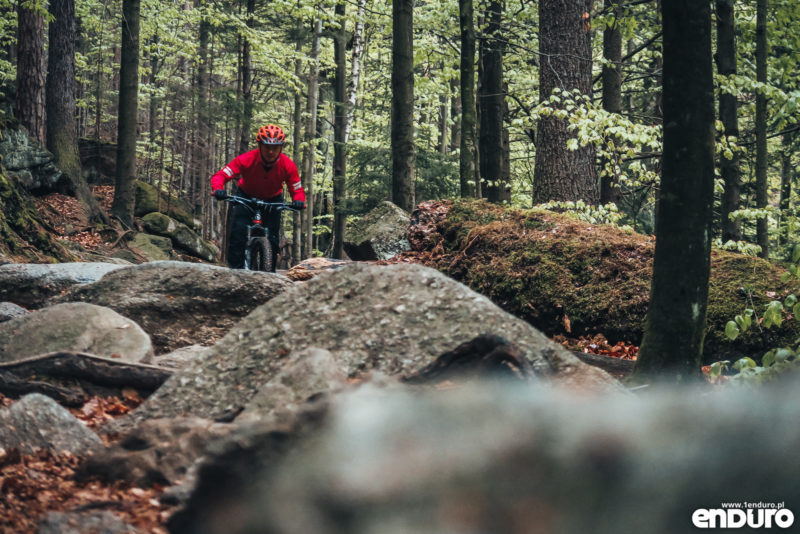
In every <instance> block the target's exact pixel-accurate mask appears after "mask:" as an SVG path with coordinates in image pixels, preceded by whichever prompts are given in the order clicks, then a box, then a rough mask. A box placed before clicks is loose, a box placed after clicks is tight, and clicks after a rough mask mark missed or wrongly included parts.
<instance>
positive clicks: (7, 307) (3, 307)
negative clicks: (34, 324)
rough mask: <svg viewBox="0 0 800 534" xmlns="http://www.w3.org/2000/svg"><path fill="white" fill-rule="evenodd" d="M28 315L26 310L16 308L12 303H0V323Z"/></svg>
mask: <svg viewBox="0 0 800 534" xmlns="http://www.w3.org/2000/svg"><path fill="white" fill-rule="evenodd" d="M29 313H30V312H29V311H28V310H26V309H25V308H23V307H22V306H17V305H16V304H14V303H13V302H0V323H4V322H6V321H9V320H11V319H13V318H14V317H20V316H22V315H28V314H29Z"/></svg>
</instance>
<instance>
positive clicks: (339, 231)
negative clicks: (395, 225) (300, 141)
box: [332, 0, 347, 259]
mask: <svg viewBox="0 0 800 534" xmlns="http://www.w3.org/2000/svg"><path fill="white" fill-rule="evenodd" d="M335 14H336V19H337V20H338V21H339V22H340V23H341V28H339V31H337V32H336V36H335V37H334V50H333V58H334V63H335V64H336V80H335V83H334V95H333V100H334V122H333V139H334V143H333V246H332V255H333V257H334V258H336V259H342V258H343V257H344V227H345V220H346V218H347V214H346V213H345V209H344V208H345V206H344V204H345V197H346V195H347V190H346V187H345V177H346V172H347V169H346V166H347V152H346V149H347V147H346V146H345V122H346V119H347V106H346V103H345V89H346V87H347V51H346V46H347V32H346V30H345V3H344V0H339V1H338V2H337V3H336V8H335Z"/></svg>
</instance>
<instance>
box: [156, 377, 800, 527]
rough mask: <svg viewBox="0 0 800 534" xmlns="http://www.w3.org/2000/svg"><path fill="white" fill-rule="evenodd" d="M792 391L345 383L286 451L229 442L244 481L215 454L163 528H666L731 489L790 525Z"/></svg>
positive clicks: (798, 432)
mask: <svg viewBox="0 0 800 534" xmlns="http://www.w3.org/2000/svg"><path fill="white" fill-rule="evenodd" d="M797 391H798V390H797V388H796V387H795V388H794V389H788V390H783V391H761V392H759V393H755V392H743V391H732V392H730V391H729V392H728V393H727V394H709V393H708V391H707V390H705V391H683V390H681V391H677V392H676V391H672V392H656V393H652V394H650V395H648V396H646V397H643V398H638V399H634V398H633V397H631V396H619V395H610V396H600V397H597V396H575V395H565V394H564V392H557V391H552V390H549V389H547V388H524V387H519V386H516V387H515V386H514V385H513V384H502V385H499V386H487V385H481V386H479V387H475V388H471V387H467V388H460V389H455V390H452V391H446V392H440V391H439V392H437V391H430V390H429V391H424V392H420V391H408V390H406V391H402V390H401V391H395V390H391V389H390V390H369V389H365V390H360V391H356V392H355V393H352V394H349V395H344V396H341V397H339V398H338V399H337V401H336V402H334V403H333V404H332V406H331V407H330V412H329V415H328V419H327V423H326V424H325V425H323V427H322V429H321V430H320V431H317V432H316V433H315V434H314V435H313V437H312V438H311V439H307V440H305V441H304V442H303V443H301V444H299V445H297V444H295V445H294V446H293V450H292V452H290V453H289V454H288V455H285V456H283V457H282V459H281V458H279V459H278V460H277V461H276V460H274V457H275V451H276V443H275V439H274V436H270V435H268V434H264V435H262V436H261V439H260V441H258V442H257V443H253V444H251V448H250V451H249V454H245V453H244V452H239V454H238V462H233V463H232V462H231V456H230V455H229V456H228V458H227V462H226V463H225V464H224V465H225V469H226V470H225V471H224V472H225V473H236V474H237V476H238V477H239V483H238V485H237V486H236V487H231V486H230V485H225V484H222V485H221V486H222V487H220V485H218V486H217V489H216V491H215V487H214V486H212V485H211V484H209V482H210V481H211V479H212V478H213V477H214V476H215V471H216V476H217V478H219V474H221V472H220V469H219V467H218V468H217V469H210V468H209V469H205V470H201V471H200V474H201V476H200V479H199V480H198V487H199V488H201V490H202V491H198V492H196V493H195V495H193V497H192V499H191V500H190V502H189V503H188V506H187V508H186V510H185V511H184V512H182V513H181V514H178V515H176V516H175V517H174V519H173V521H174V525H170V526H171V527H172V526H175V527H178V526H179V527H180V529H179V530H173V531H174V532H178V531H180V532H195V531H199V530H201V529H202V531H203V532H206V533H208V534H215V533H223V532H224V533H225V534H236V533H245V532H257V531H258V532H261V531H264V532H276V533H283V534H295V533H297V534H299V533H303V534H309V533H311V534H333V533H345V532H346V533H371V532H387V531H390V532H393V533H398V534H404V533H408V534H410V533H414V534H434V533H440V532H506V533H509V534H517V533H519V534H522V533H528V532H559V533H564V534H578V533H581V534H582V533H585V532H593V533H599V534H606V533H608V534H612V533H614V534H615V533H618V532H648V533H654V534H671V533H675V532H693V531H694V530H695V529H694V528H693V516H694V512H695V510H697V509H721V505H722V503H728V502H739V503H756V504H753V505H747V504H743V510H744V512H745V513H751V514H753V515H754V516H755V517H756V518H757V517H758V516H757V514H759V513H760V514H762V515H763V514H764V513H765V510H764V509H763V508H762V509H761V510H759V508H758V507H759V505H758V503H759V502H761V503H768V504H767V507H768V506H769V503H775V506H781V505H783V504H785V505H786V506H787V508H788V511H789V514H787V513H786V512H784V513H783V514H782V515H781V516H780V519H781V520H782V521H789V522H790V523H791V521H790V520H791V519H793V513H797V508H796V506H797V504H796V503H797V502H799V501H798V499H800V486H798V484H797V480H798V477H800V464H799V463H798V462H796V461H793V460H792V458H793V453H792V452H790V451H793V450H794V448H795V447H796V444H797V443H798V441H800V428H799V427H798V426H797V424H796V421H797V418H798V417H800V403H798V393H797ZM754 447H755V448H756V449H757V450H758V452H757V453H756V452H754V450H755V449H754ZM269 458H273V460H272V461H270V462H268V461H266V460H262V459H269ZM256 465H257V466H261V468H260V469H252V468H251V470H250V471H249V472H248V471H245V469H246V467H248V466H256ZM242 477H244V480H242ZM748 508H750V510H749V512H748V510H747V509H748ZM287 510H290V511H291V512H290V513H289V512H287ZM792 512H793V513H792ZM701 513H702V512H701ZM720 513H721V514H727V512H726V511H725V510H721V512H720ZM775 513H776V510H772V511H771V514H775ZM717 521H718V522H717V524H716V526H717V527H719V526H721V525H720V523H719V520H717ZM772 524H773V525H775V522H774V521H773V523H772ZM756 525H757V523H756ZM706 526H707V524H706ZM784 526H785V523H784ZM713 531H714V532H717V531H718V530H716V529H714V530H713ZM748 531H749V530H748Z"/></svg>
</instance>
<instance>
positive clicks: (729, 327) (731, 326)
mask: <svg viewBox="0 0 800 534" xmlns="http://www.w3.org/2000/svg"><path fill="white" fill-rule="evenodd" d="M737 319H738V317H737ZM725 335H726V336H728V339H730V340H731V341H733V340H734V339H736V338H737V337H739V327H738V326H736V323H734V322H733V321H728V324H726V325H725Z"/></svg>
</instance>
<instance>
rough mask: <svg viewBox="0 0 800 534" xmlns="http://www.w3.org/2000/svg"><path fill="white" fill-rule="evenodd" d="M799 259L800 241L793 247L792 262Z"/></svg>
mask: <svg viewBox="0 0 800 534" xmlns="http://www.w3.org/2000/svg"><path fill="white" fill-rule="evenodd" d="M797 260H800V243H798V244H796V245H795V246H794V248H793V249H792V263H797Z"/></svg>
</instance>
